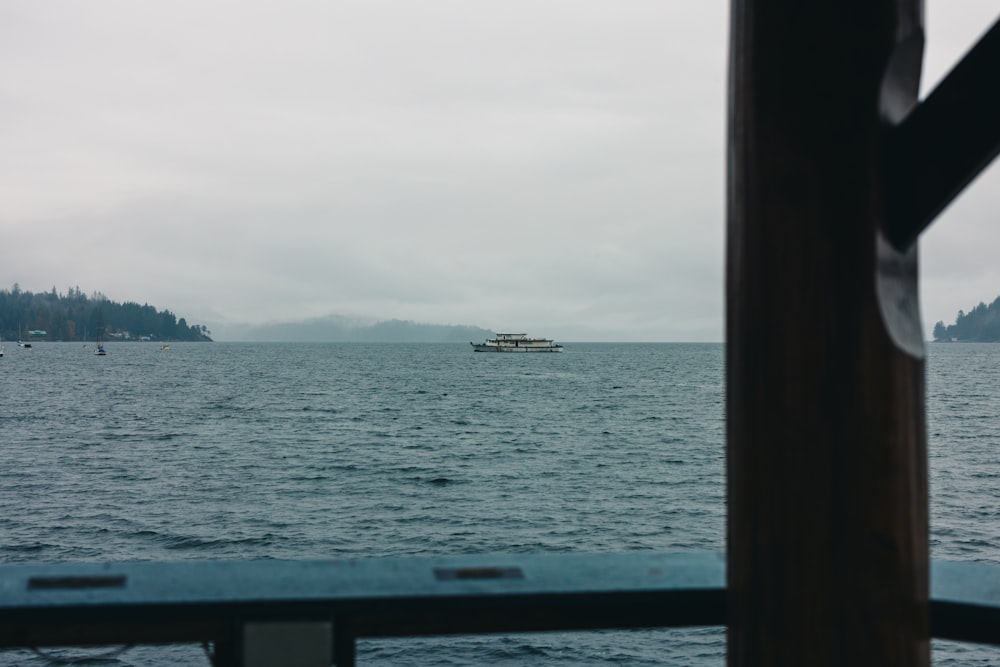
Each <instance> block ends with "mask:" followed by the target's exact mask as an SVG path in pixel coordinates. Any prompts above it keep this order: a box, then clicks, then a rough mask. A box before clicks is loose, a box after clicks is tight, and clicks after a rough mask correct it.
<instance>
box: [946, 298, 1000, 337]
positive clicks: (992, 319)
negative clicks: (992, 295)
mask: <svg viewBox="0 0 1000 667" xmlns="http://www.w3.org/2000/svg"><path fill="white" fill-rule="evenodd" d="M934 340H936V341H970V342H978V343H986V342H996V341H1000V297H997V298H996V300H994V301H993V303H991V304H990V305H988V306H987V305H986V304H985V303H980V304H979V305H978V306H976V307H975V308H973V309H972V310H970V311H969V312H968V313H965V312H962V311H961V310H960V311H958V317H957V318H955V323H954V324H949V325H947V326H946V325H945V323H944V322H938V323H937V324H935V325H934Z"/></svg>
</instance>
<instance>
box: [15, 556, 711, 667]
mask: <svg viewBox="0 0 1000 667" xmlns="http://www.w3.org/2000/svg"><path fill="white" fill-rule="evenodd" d="M724 577H725V561H724V558H723V557H722V555H720V554H710V553H699V554H655V553H635V554H571V555H525V554H514V555H503V556H467V557H465V556H463V557H447V558H446V557H442V558H403V559H367V560H353V561H273V560H271V561H222V562H220V561H208V562H203V561H196V562H178V563H109V564H84V563H66V564H58V565H4V566H0V647H8V648H10V647H26V646H66V645H85V644H111V643H182V642H204V641H216V640H224V641H226V640H229V639H230V635H231V634H232V632H233V629H234V627H237V626H238V625H239V624H241V623H244V622H246V621H247V620H257V621H280V620H303V621H308V620H332V622H333V624H334V627H335V629H336V633H337V634H338V635H339V636H342V637H347V638H349V639H350V640H351V641H353V639H354V638H357V637H388V636H417V635H439V634H458V633H461V634H465V633H492V632H527V631H543V630H589V629H598V628H601V629H606V628H638V627H671V626H674V627H679V626H689V625H707V626H710V625H722V624H724V622H725V610H724V607H725V604H724V598H725V580H724Z"/></svg>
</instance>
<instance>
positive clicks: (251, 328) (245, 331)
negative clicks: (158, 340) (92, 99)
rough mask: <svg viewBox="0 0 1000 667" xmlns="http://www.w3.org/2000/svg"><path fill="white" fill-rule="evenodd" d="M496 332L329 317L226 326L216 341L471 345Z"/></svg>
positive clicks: (462, 326)
mask: <svg viewBox="0 0 1000 667" xmlns="http://www.w3.org/2000/svg"><path fill="white" fill-rule="evenodd" d="M493 333H494V332H492V331H490V330H489V329H483V328H480V327H475V326H465V325H450V324H424V323H420V322H410V321H405V320H387V321H384V322H375V323H369V322H359V321H357V320H354V319H351V318H348V317H344V316H341V315H329V316H327V317H321V318H316V319H310V320H304V321H301V322H270V323H267V324H260V325H245V326H225V327H224V329H222V330H221V333H217V334H216V336H217V338H216V340H228V341H236V342H240V341H245V342H259V343H264V342H286V343H336V342H359V343H360V342H364V343H468V342H470V341H476V340H483V339H484V338H487V337H489V336H492V335H493Z"/></svg>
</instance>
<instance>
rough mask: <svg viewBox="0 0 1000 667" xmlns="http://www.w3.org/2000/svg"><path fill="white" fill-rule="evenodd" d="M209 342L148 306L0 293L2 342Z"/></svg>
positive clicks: (75, 295) (75, 294) (72, 293)
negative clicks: (99, 337)
mask: <svg viewBox="0 0 1000 667" xmlns="http://www.w3.org/2000/svg"><path fill="white" fill-rule="evenodd" d="M99 330H100V334H101V336H102V337H103V338H105V339H109V338H110V339H117V340H123V341H125V340H129V341H131V340H135V341H138V340H156V341H206V342H207V341H211V340H212V339H211V338H210V337H209V335H210V333H211V332H210V331H209V330H208V328H207V327H205V326H203V325H200V324H188V323H187V321H186V320H185V319H184V318H183V317H181V318H178V317H177V316H176V315H174V313H172V312H170V311H169V310H162V311H161V310H157V309H156V308H154V307H153V306H150V305H149V304H142V305H140V304H138V303H133V302H125V303H118V302H115V301H112V300H110V299H108V298H107V297H106V296H104V295H103V294H101V293H100V292H94V293H93V294H91V295H90V296H87V295H86V294H84V293H83V292H82V291H81V290H80V288H79V287H72V288H70V289H69V290H67V292H66V293H59V292H58V291H57V290H56V288H55V287H53V288H52V290H51V291H50V292H37V293H33V292H29V291H23V290H21V289H20V287H19V286H18V285H17V283H15V284H14V286H13V287H12V288H11V289H9V290H8V289H0V336H2V337H3V338H4V340H34V341H81V340H94V339H95V338H96V337H97V335H98V331H99Z"/></svg>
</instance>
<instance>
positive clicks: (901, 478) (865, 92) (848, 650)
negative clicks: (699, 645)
mask: <svg viewBox="0 0 1000 667" xmlns="http://www.w3.org/2000/svg"><path fill="white" fill-rule="evenodd" d="M921 15H922V7H921V3H920V2H919V1H918V0H896V1H887V0H879V1H875V2H858V1H855V2H807V3H801V2H793V1H791V0H734V1H733V3H732V14H731V20H732V33H731V69H730V109H729V116H730V119H729V158H728V159H729V162H728V165H729V167H728V169H729V192H728V247H727V292H728V296H727V385H728V387H727V401H728V417H727V419H728V436H727V449H728V463H727V465H728V485H729V488H728V503H729V508H728V511H729V524H728V565H727V577H728V583H729V593H728V599H727V606H728V615H729V620H728V623H729V664H730V665H734V666H740V667H742V666H745V665H767V666H776V665H795V666H796V667H797V666H799V665H814V666H815V665H880V666H884V665H907V666H918V667H919V666H920V665H928V664H929V661H930V657H929V641H928V632H929V631H928V600H927V599H928V583H927V582H928V537H927V523H928V518H927V470H926V466H927V463H926V459H927V457H926V434H925V418H924V363H923V358H922V357H923V344H922V342H921V338H922V337H921V333H920V324H919V314H918V312H917V298H916V278H917V274H916V250H915V248H912V247H911V248H909V249H908V250H906V251H905V252H897V251H896V250H894V249H893V247H892V246H891V244H889V243H888V242H885V241H884V240H883V238H882V231H881V230H882V229H883V228H884V225H885V220H886V215H885V205H886V204H885V192H886V169H885V163H886V157H885V144H886V137H887V132H888V131H889V128H891V126H892V125H893V123H895V122H897V121H898V120H900V119H901V118H902V117H903V116H905V114H906V113H907V112H908V111H909V108H910V107H911V106H912V104H913V103H914V101H915V99H916V92H917V81H918V79H919V64H920V52H921V48H922V30H921Z"/></svg>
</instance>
